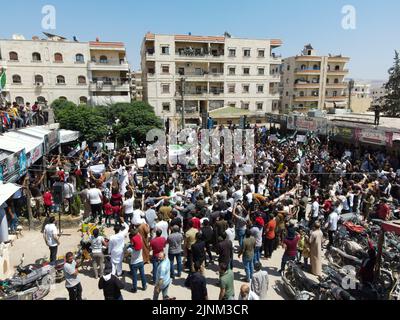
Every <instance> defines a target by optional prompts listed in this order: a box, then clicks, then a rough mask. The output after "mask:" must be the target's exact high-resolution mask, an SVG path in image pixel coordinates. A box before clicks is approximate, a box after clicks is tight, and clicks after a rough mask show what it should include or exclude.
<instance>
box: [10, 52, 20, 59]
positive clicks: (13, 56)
mask: <svg viewBox="0 0 400 320" xmlns="http://www.w3.org/2000/svg"><path fill="white" fill-rule="evenodd" d="M9 56H10V61H18V53H16V52H15V51H11V52H10V53H9Z"/></svg>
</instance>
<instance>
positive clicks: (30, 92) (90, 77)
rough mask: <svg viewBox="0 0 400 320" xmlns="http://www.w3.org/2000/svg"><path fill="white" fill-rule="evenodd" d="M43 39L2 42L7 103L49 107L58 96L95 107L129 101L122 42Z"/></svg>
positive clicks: (0, 53)
mask: <svg viewBox="0 0 400 320" xmlns="http://www.w3.org/2000/svg"><path fill="white" fill-rule="evenodd" d="M46 36H47V38H46V39H39V38H38V37H33V38H32V40H25V39H24V37H22V36H13V39H12V40H11V39H6V40H0V69H1V68H3V69H5V71H6V76H7V85H6V87H5V89H4V91H3V92H2V95H3V97H4V98H5V99H6V100H7V101H17V102H18V103H20V104H22V103H26V102H30V103H34V102H35V101H39V102H45V101H48V102H49V103H51V102H53V101H54V100H56V99H60V98H61V99H67V100H69V101H72V102H74V103H76V104H79V103H90V104H93V105H97V104H104V103H112V102H119V101H121V102H125V101H127V102H129V101H130V92H129V81H128V80H125V79H126V78H127V74H128V72H129V65H128V63H127V62H126V60H125V47H124V44H123V43H109V42H100V41H96V42H90V43H88V42H78V41H68V40H67V39H65V38H63V37H60V36H55V35H51V34H46Z"/></svg>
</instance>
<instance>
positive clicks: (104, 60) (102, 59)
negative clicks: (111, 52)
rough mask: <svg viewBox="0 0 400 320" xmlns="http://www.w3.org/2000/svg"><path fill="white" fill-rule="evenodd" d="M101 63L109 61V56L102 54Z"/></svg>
mask: <svg viewBox="0 0 400 320" xmlns="http://www.w3.org/2000/svg"><path fill="white" fill-rule="evenodd" d="M100 63H108V58H107V56H101V57H100Z"/></svg>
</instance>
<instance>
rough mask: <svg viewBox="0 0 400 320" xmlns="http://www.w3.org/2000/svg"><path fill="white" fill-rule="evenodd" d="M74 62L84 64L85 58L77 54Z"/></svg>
mask: <svg viewBox="0 0 400 320" xmlns="http://www.w3.org/2000/svg"><path fill="white" fill-rule="evenodd" d="M75 62H77V63H84V62H85V57H84V56H83V54H81V53H78V54H77V55H76V56H75Z"/></svg>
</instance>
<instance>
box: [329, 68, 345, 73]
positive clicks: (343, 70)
mask: <svg viewBox="0 0 400 320" xmlns="http://www.w3.org/2000/svg"><path fill="white" fill-rule="evenodd" d="M335 72H345V73H348V72H349V69H342V70H328V73H335Z"/></svg>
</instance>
